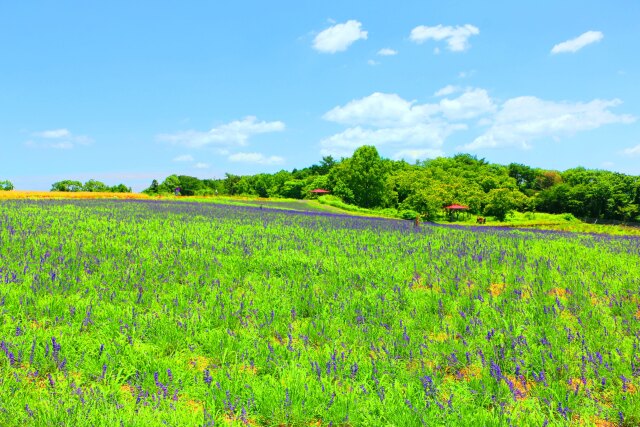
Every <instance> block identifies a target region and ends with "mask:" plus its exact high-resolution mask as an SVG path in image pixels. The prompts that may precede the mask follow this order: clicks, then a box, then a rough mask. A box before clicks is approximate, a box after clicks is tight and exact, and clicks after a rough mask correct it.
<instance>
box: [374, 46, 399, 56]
mask: <svg viewBox="0 0 640 427" xmlns="http://www.w3.org/2000/svg"><path fill="white" fill-rule="evenodd" d="M397 54H398V51H397V50H393V49H390V48H388V47H385V48H382V49H380V50H379V51H378V55H380V56H394V55H397Z"/></svg>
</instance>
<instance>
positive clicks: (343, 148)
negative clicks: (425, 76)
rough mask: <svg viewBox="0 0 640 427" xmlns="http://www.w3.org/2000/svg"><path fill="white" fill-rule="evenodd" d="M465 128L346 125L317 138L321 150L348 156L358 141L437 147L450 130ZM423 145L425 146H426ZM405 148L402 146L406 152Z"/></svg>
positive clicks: (391, 147)
mask: <svg viewBox="0 0 640 427" xmlns="http://www.w3.org/2000/svg"><path fill="white" fill-rule="evenodd" d="M463 129H466V125H464V124H448V123H444V122H434V123H424V124H416V125H413V126H407V127H397V128H381V129H366V128H362V127H361V126H356V127H352V128H348V129H346V130H345V131H343V132H340V133H338V134H335V135H332V136H330V137H329V138H326V139H323V140H322V141H320V146H321V147H322V150H321V152H322V154H324V155H337V156H347V155H351V153H353V151H354V150H355V149H356V148H358V147H360V146H361V145H365V144H367V145H375V146H376V147H382V146H386V147H387V148H388V149H389V150H397V149H402V147H407V146H409V147H414V148H413V149H412V150H417V149H422V150H424V149H427V148H428V149H430V150H433V149H439V148H440V147H442V144H443V143H444V141H445V139H446V138H447V137H448V136H449V135H451V134H452V133H453V132H455V131H458V130H463ZM425 146H426V148H425ZM406 150H407V148H404V151H405V152H408V151H406Z"/></svg>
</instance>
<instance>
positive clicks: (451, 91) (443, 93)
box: [433, 85, 462, 97]
mask: <svg viewBox="0 0 640 427" xmlns="http://www.w3.org/2000/svg"><path fill="white" fill-rule="evenodd" d="M461 90H462V88H460V87H459V86H453V85H447V86H445V87H443V88H442V89H439V90H438V91H436V93H434V94H433V96H437V97H441V96H447V95H451V94H454V93H456V92H460V91H461Z"/></svg>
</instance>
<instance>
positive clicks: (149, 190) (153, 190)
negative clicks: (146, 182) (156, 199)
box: [142, 179, 160, 194]
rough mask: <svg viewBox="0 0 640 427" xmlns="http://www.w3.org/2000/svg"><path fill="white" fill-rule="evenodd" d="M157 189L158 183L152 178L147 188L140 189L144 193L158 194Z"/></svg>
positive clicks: (158, 188) (158, 187)
mask: <svg viewBox="0 0 640 427" xmlns="http://www.w3.org/2000/svg"><path fill="white" fill-rule="evenodd" d="M159 190H160V184H158V180H156V179H154V180H153V181H151V185H150V186H149V188H146V189H144V190H142V192H143V193H145V194H158V191H159Z"/></svg>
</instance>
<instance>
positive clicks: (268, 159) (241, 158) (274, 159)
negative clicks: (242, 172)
mask: <svg viewBox="0 0 640 427" xmlns="http://www.w3.org/2000/svg"><path fill="white" fill-rule="evenodd" d="M228 159H229V161H231V162H238V163H257V164H260V165H279V164H282V163H284V159H283V158H282V157H280V156H265V155H264V154H262V153H235V154H232V155H230V156H229V157H228Z"/></svg>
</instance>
